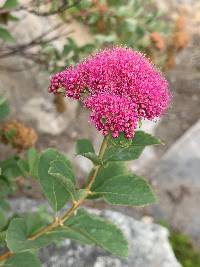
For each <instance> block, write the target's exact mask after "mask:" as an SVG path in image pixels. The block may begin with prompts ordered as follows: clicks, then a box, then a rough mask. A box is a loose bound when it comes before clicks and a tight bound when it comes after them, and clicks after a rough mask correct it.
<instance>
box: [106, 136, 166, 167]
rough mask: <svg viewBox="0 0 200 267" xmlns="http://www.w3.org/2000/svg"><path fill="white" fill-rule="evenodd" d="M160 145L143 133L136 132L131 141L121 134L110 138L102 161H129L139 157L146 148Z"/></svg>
mask: <svg viewBox="0 0 200 267" xmlns="http://www.w3.org/2000/svg"><path fill="white" fill-rule="evenodd" d="M157 144H161V141H160V140H158V139H157V138H155V137H154V136H152V135H150V134H147V133H145V132H143V131H137V132H136V133H135V136H134V137H133V139H131V140H127V139H126V138H125V137H124V135H123V134H121V135H120V136H119V138H116V139H114V138H112V139H111V140H110V142H109V144H108V147H107V149H106V152H105V154H104V158H103V161H105V162H107V161H129V160H135V159H138V158H139V157H140V155H141V154H142V152H143V150H144V149H145V147H146V146H150V145H157Z"/></svg>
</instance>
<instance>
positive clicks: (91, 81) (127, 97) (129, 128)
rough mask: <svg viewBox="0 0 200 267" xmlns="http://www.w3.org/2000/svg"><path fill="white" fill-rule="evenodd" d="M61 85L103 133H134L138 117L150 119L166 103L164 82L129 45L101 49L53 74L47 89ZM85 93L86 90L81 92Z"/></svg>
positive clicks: (166, 89) (116, 135)
mask: <svg viewBox="0 0 200 267" xmlns="http://www.w3.org/2000/svg"><path fill="white" fill-rule="evenodd" d="M61 87H62V88H64V89H65V91H66V95H67V96H69V97H72V98H75V99H82V97H81V96H83V95H84V96H85V99H84V100H83V102H84V104H85V106H86V107H87V108H88V109H90V110H91V111H92V113H91V121H92V122H93V123H94V124H95V126H96V128H97V129H98V130H99V131H102V133H103V134H104V135H106V134H108V133H109V132H112V135H113V137H118V136H119V133H120V132H124V134H125V136H126V137H127V138H131V137H133V135H134V132H135V129H136V127H137V124H138V121H139V120H141V119H150V120H151V119H154V118H156V117H158V116H160V115H161V114H162V113H163V112H164V111H165V110H166V109H167V107H168V104H169V100H170V94H169V91H168V83H167V81H166V80H165V78H164V77H163V76H162V75H161V74H160V72H159V71H157V70H156V69H155V67H154V66H153V65H152V64H151V63H150V62H149V61H148V60H147V59H146V58H145V57H144V55H143V54H141V53H139V52H136V51H134V50H132V49H130V48H122V47H117V48H113V49H105V50H103V51H100V52H99V53H97V54H96V55H94V56H92V57H89V58H87V59H85V60H84V61H82V62H81V63H79V64H78V65H77V66H76V67H74V68H72V67H70V68H68V69H66V70H64V71H62V72H60V73H57V74H55V75H54V76H53V77H52V79H51V85H50V87H49V91H50V92H53V93H57V92H58V89H59V88H61ZM85 93H86V94H85Z"/></svg>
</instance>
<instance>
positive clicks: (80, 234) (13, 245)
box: [6, 209, 128, 257]
mask: <svg viewBox="0 0 200 267" xmlns="http://www.w3.org/2000/svg"><path fill="white" fill-rule="evenodd" d="M65 238H70V239H72V240H76V241H78V242H81V243H85V244H96V245H98V246H100V247H102V248H103V249H105V250H107V251H109V252H111V253H113V254H115V255H118V256H121V257H126V256H127V253H128V245H127V241H126V239H125V238H124V236H123V234H122V232H121V231H120V230H119V229H118V228H117V227H116V226H115V225H113V224H111V223H110V222H108V221H106V220H104V219H102V218H100V217H98V216H96V215H92V214H89V213H88V212H86V211H85V210H83V209H81V210H79V211H78V212H77V214H76V215H74V216H73V217H71V218H69V219H68V220H67V221H66V222H65V224H64V226H62V227H60V226H59V227H57V228H54V229H53V230H52V231H50V232H47V233H45V234H43V235H42V236H40V237H38V238H37V239H35V240H30V239H28V226H27V222H26V221H25V220H24V219H22V218H15V219H13V220H12V221H11V223H10V225H9V227H8V230H7V234H6V242H7V246H8V248H9V249H10V250H11V251H12V252H13V253H19V252H22V251H28V250H33V249H38V248H41V247H43V246H46V245H48V244H50V243H52V242H54V241H56V242H57V241H58V240H62V239H65Z"/></svg>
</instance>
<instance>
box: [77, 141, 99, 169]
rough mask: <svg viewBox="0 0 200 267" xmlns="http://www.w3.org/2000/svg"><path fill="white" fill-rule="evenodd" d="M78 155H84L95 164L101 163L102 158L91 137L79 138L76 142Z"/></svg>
mask: <svg viewBox="0 0 200 267" xmlns="http://www.w3.org/2000/svg"><path fill="white" fill-rule="evenodd" d="M76 153H77V155H82V156H84V157H86V158H88V159H90V160H91V161H92V162H93V163H94V164H97V165H98V164H101V161H100V159H99V158H98V156H97V155H96V154H95V150H94V147H93V145H92V143H91V141H90V140H89V139H79V140H78V141H77V143H76Z"/></svg>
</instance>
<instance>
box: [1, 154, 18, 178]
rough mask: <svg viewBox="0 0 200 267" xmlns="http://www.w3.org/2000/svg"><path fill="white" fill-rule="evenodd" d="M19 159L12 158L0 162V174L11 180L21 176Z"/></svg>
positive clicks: (16, 157)
mask: <svg viewBox="0 0 200 267" xmlns="http://www.w3.org/2000/svg"><path fill="white" fill-rule="evenodd" d="M18 162H19V157H18V156H12V157H10V158H8V159H6V160H3V161H0V167H1V169H2V174H3V175H4V176H5V177H7V178H9V179H13V178H16V177H18V176H20V175H21V174H22V172H21V171H20V168H19V166H18Z"/></svg>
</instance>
